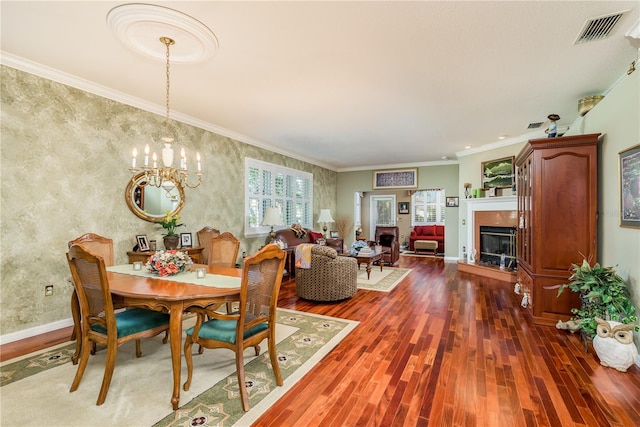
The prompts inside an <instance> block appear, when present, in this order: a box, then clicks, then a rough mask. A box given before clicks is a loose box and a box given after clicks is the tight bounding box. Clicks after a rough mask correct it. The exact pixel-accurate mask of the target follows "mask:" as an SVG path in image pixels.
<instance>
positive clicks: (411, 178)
mask: <svg viewBox="0 0 640 427" xmlns="http://www.w3.org/2000/svg"><path fill="white" fill-rule="evenodd" d="M397 188H418V168H410V169H395V170H385V171H374V172H373V189H374V190H388V189H397Z"/></svg>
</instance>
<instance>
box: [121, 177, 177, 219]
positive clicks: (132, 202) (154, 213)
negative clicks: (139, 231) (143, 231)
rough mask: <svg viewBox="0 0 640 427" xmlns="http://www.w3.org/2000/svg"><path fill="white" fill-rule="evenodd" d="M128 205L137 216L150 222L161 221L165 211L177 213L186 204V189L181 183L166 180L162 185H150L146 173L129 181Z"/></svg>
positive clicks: (125, 193)
mask: <svg viewBox="0 0 640 427" xmlns="http://www.w3.org/2000/svg"><path fill="white" fill-rule="evenodd" d="M124 199H125V200H126V202H127V206H129V209H131V212H133V213H134V214H135V215H136V216H138V217H140V218H142V219H144V220H145V221H150V222H161V221H162V219H163V218H164V217H165V215H166V214H165V212H166V211H169V212H170V213H171V214H172V215H176V214H177V213H178V212H180V210H181V209H182V206H183V205H184V190H183V189H182V186H181V185H180V184H177V185H176V184H174V183H173V182H172V181H164V182H163V183H162V185H161V186H160V187H156V186H155V185H148V184H147V180H146V178H145V176H144V173H140V174H138V175H136V176H134V177H133V178H131V181H129V185H127V189H126V190H125V192H124Z"/></svg>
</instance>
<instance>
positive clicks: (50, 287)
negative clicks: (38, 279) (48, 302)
mask: <svg viewBox="0 0 640 427" xmlns="http://www.w3.org/2000/svg"><path fill="white" fill-rule="evenodd" d="M51 295H53V285H47V286H45V287H44V296H45V297H50V296H51Z"/></svg>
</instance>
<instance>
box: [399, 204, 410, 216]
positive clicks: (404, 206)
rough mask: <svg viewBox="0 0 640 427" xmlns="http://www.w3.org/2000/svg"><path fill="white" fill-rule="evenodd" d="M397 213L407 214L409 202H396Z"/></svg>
mask: <svg viewBox="0 0 640 427" xmlns="http://www.w3.org/2000/svg"><path fill="white" fill-rule="evenodd" d="M398 213H399V214H408V213H409V202H398Z"/></svg>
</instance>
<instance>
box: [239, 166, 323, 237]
mask: <svg viewBox="0 0 640 427" xmlns="http://www.w3.org/2000/svg"><path fill="white" fill-rule="evenodd" d="M244 169H245V227H244V229H245V233H244V235H245V237H256V236H260V235H266V234H267V233H268V232H269V230H270V229H271V228H270V227H268V226H263V225H260V224H261V223H262V218H263V216H264V213H265V212H266V210H267V208H268V207H270V206H275V207H277V208H280V212H281V213H282V222H283V224H286V225H291V224H293V223H296V222H297V223H300V224H302V226H303V227H307V228H311V226H312V223H313V174H311V173H308V172H302V171H299V170H295V169H291V168H287V167H284V166H279V165H274V164H272V163H267V162H262V161H260V160H255V159H251V158H248V157H247V158H245V162H244Z"/></svg>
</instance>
